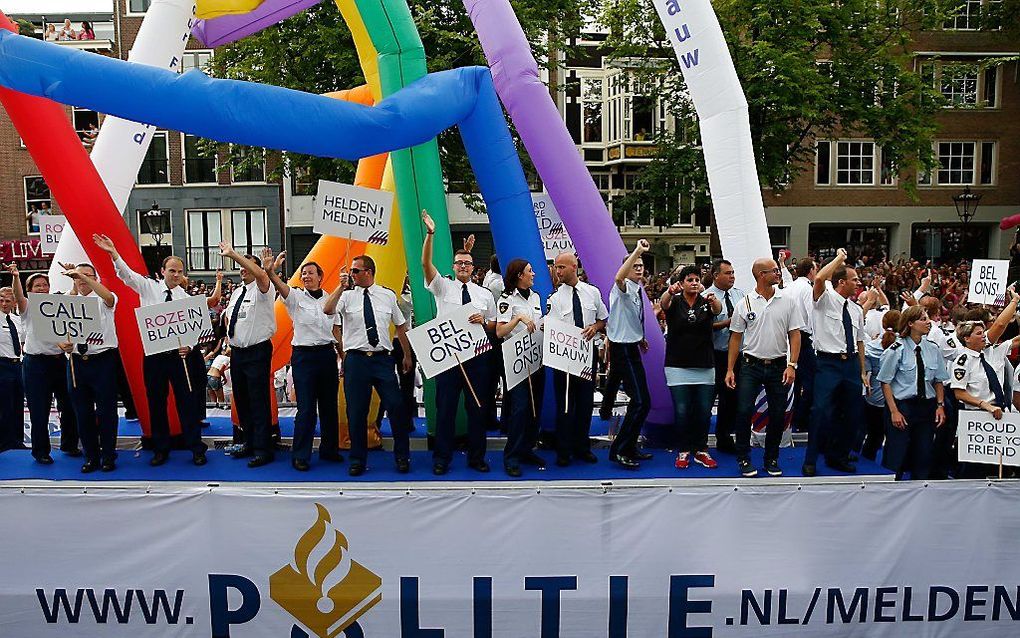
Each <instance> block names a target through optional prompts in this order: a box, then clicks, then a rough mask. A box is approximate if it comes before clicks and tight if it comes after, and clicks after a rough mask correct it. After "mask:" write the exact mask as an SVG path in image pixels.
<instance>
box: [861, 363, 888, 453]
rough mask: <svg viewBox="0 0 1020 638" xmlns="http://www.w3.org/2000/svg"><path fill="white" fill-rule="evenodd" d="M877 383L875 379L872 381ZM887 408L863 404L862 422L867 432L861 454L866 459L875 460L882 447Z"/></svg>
mask: <svg viewBox="0 0 1020 638" xmlns="http://www.w3.org/2000/svg"><path fill="white" fill-rule="evenodd" d="M873 383H877V381H873ZM888 412H889V408H887V407H886V406H884V405H883V406H878V405H871V404H870V403H865V404H864V422H865V425H866V426H867V433H866V434H865V435H864V445H863V446H862V447H861V456H863V457H864V458H866V459H869V460H872V461H874V460H875V457H877V456H878V451H879V450H880V449H882V442H883V441H884V440H885V421H886V415H887V414H888Z"/></svg>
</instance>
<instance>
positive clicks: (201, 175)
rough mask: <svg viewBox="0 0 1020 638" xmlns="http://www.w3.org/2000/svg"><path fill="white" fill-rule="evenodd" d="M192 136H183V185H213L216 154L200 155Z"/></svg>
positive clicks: (214, 181)
mask: <svg viewBox="0 0 1020 638" xmlns="http://www.w3.org/2000/svg"><path fill="white" fill-rule="evenodd" d="M198 139H199V138H197V137H195V136H194V135H187V134H185V135H184V146H183V148H184V183H185V184H215V183H216V154H215V153H202V152H200V151H199V148H198Z"/></svg>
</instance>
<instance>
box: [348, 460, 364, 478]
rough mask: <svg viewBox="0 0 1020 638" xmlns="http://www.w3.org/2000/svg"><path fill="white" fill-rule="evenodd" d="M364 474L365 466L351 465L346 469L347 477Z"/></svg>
mask: <svg viewBox="0 0 1020 638" xmlns="http://www.w3.org/2000/svg"><path fill="white" fill-rule="evenodd" d="M364 473H365V466H364V465H361V464H360V463H352V464H351V466H350V467H348V468H347V475H348V476H361V475H362V474H364Z"/></svg>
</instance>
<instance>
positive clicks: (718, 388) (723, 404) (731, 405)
mask: <svg viewBox="0 0 1020 638" xmlns="http://www.w3.org/2000/svg"><path fill="white" fill-rule="evenodd" d="M712 352H714V353H715V397H713V400H714V399H718V401H719V403H718V406H717V409H716V412H715V446H716V448H718V449H720V450H723V451H729V450H733V431H734V428H735V424H736V421H737V390H736V388H734V389H733V390H730V389H729V388H727V387H726V369H727V367H728V366H729V361H728V360H729V356H730V354H729V352H728V351H726V350H713V351H712ZM741 360H742V358H741V357H737V363H736V364H735V365H734V366H733V371H734V374H735V375H736V376H737V379H739V378H740V363H741Z"/></svg>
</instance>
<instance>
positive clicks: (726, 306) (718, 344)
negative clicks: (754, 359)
mask: <svg viewBox="0 0 1020 638" xmlns="http://www.w3.org/2000/svg"><path fill="white" fill-rule="evenodd" d="M735 283H736V271H734V270H733V264H732V263H730V262H729V261H727V260H725V259H717V260H716V261H715V263H713V264H712V285H711V286H710V287H709V288H708V289H707V290H705V294H706V295H709V294H711V295H715V298H716V299H718V300H719V302H720V303H722V312H720V313H719V314H718V315H716V316H715V319H714V320H713V322H712V350H713V351H714V353H715V395H716V397H718V400H719V402H718V404H717V410H716V414H715V447H716V449H717V450H719V451H720V452H724V453H726V454H734V453H736V447H735V446H734V444H733V431H734V429H735V426H734V424H735V423H736V418H737V393H736V391H734V390H731V389H730V388H729V387H727V385H726V370H727V367H728V364H729V348H730V323H731V322H732V321H733V313H734V312H736V308H737V306H739V305H740V302H741V301H742V300H743V299H744V297H745V296H746V293H744V291H743V290H741V289H739V288H737V287H736V286H735V285H734V284H735ZM734 373H736V375H737V376H740V359H739V358H738V359H737V364H736V368H735V369H734Z"/></svg>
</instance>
